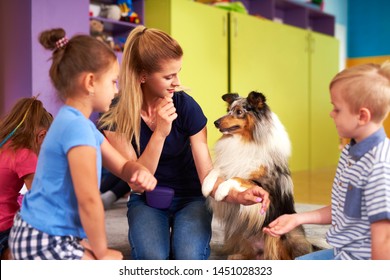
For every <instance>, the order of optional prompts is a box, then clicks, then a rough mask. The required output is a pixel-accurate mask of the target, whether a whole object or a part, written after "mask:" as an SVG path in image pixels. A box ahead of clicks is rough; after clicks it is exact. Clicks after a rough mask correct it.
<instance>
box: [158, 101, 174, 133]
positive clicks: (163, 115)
mask: <svg viewBox="0 0 390 280" xmlns="http://www.w3.org/2000/svg"><path fill="white" fill-rule="evenodd" d="M176 118H177V113H176V108H175V105H174V104H173V99H172V97H169V96H166V97H164V98H161V100H160V103H159V104H158V105H157V116H156V129H155V131H156V132H158V133H160V134H161V135H162V136H163V137H167V136H168V135H169V133H170V132H171V128H172V122H173V121H174V120H175V119H176Z"/></svg>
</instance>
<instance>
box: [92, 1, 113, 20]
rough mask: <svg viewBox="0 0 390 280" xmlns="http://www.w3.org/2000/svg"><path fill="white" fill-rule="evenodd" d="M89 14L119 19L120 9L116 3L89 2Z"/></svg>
mask: <svg viewBox="0 0 390 280" xmlns="http://www.w3.org/2000/svg"><path fill="white" fill-rule="evenodd" d="M89 16H92V17H103V18H108V19H112V20H120V18H121V9H120V8H119V6H118V5H115V4H112V5H106V4H98V3H90V4H89Z"/></svg>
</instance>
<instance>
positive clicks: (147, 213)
mask: <svg viewBox="0 0 390 280" xmlns="http://www.w3.org/2000/svg"><path fill="white" fill-rule="evenodd" d="M127 207H128V210H127V219H128V223H129V233H128V238H129V242H130V246H131V256H132V258H133V259H142V260H166V259H175V260H206V259H208V257H209V256H210V240H211V218H212V214H211V212H210V211H209V210H208V208H207V207H206V203H205V198H204V197H202V196H197V197H175V198H174V199H173V201H172V204H171V206H170V207H169V208H168V209H166V210H161V209H156V208H152V207H150V206H148V205H147V204H146V201H145V196H144V195H139V194H135V193H133V194H131V196H130V199H129V201H128V203H127Z"/></svg>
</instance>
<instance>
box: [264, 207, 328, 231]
mask: <svg viewBox="0 0 390 280" xmlns="http://www.w3.org/2000/svg"><path fill="white" fill-rule="evenodd" d="M331 221H332V208H331V206H330V205H329V206H325V207H323V208H320V209H317V210H314V211H309V212H302V213H296V214H289V215H282V216H280V217H279V218H277V219H276V220H274V221H272V222H271V223H270V224H269V225H268V227H266V228H264V229H263V231H264V232H265V233H267V234H269V235H272V236H280V235H283V234H285V233H287V232H289V231H291V230H292V229H294V228H296V227H297V226H299V225H303V224H330V223H331Z"/></svg>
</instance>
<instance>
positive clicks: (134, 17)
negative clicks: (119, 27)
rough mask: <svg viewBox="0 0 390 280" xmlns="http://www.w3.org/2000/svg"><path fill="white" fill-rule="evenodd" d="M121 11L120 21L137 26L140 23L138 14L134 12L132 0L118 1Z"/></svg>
mask: <svg viewBox="0 0 390 280" xmlns="http://www.w3.org/2000/svg"><path fill="white" fill-rule="evenodd" d="M117 4H118V6H119V8H120V11H121V18H120V20H121V21H126V22H131V23H135V24H139V23H140V22H141V20H140V18H139V16H138V14H137V13H136V12H135V11H134V8H133V1H132V0H118V2H117Z"/></svg>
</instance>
